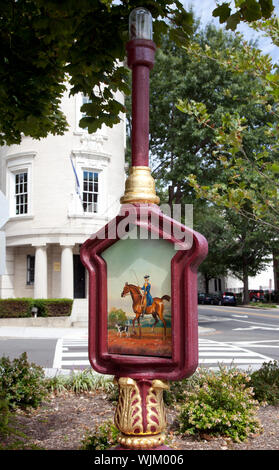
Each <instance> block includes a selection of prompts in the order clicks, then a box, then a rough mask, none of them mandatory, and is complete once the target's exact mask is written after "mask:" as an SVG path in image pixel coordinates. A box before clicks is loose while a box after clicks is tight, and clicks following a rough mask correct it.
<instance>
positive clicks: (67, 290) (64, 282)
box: [60, 245, 74, 299]
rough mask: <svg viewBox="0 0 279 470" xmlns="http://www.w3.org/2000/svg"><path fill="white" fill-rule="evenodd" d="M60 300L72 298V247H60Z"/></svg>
mask: <svg viewBox="0 0 279 470" xmlns="http://www.w3.org/2000/svg"><path fill="white" fill-rule="evenodd" d="M61 248H62V251H61V291H60V296H61V298H67V299H73V298H74V261H73V245H70V246H69V245H64V246H62V247H61Z"/></svg>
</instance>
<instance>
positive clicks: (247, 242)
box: [194, 205, 275, 303]
mask: <svg viewBox="0 0 279 470" xmlns="http://www.w3.org/2000/svg"><path fill="white" fill-rule="evenodd" d="M194 222H195V223H194V227H195V229H196V230H198V231H199V232H201V233H202V234H203V235H204V236H205V237H206V238H207V241H208V255H207V257H206V259H205V260H204V261H203V263H202V264H201V266H200V267H199V272H200V273H201V274H202V275H203V277H204V280H205V285H206V292H208V284H209V280H210V279H214V278H218V277H221V276H227V275H228V274H232V275H233V276H235V277H237V278H238V279H239V280H241V281H242V282H243V294H244V295H243V297H244V303H249V277H250V276H252V277H253V276H256V275H257V274H258V273H260V272H261V271H262V270H263V269H264V268H265V267H266V265H267V263H268V262H270V258H271V255H272V251H273V246H274V243H275V242H274V239H273V234H272V232H270V230H268V229H267V228H265V229H263V228H262V227H259V225H258V224H257V223H256V222H253V221H250V220H248V219H247V218H245V217H241V216H239V215H237V214H236V213H235V212H234V211H232V210H230V209H225V210H224V209H222V210H220V209H218V208H216V207H215V206H213V205H208V206H207V207H204V208H203V211H200V212H198V213H197V212H196V216H195V220H194Z"/></svg>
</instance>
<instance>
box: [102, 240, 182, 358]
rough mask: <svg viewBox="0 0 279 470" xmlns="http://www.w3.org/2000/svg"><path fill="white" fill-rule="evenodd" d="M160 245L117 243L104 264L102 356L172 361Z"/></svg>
mask: <svg viewBox="0 0 279 470" xmlns="http://www.w3.org/2000/svg"><path fill="white" fill-rule="evenodd" d="M176 253H177V252H176V250H175V249H174V246H173V245H172V244H170V243H168V242H167V241H166V240H152V239H148V240H142V239H126V240H119V241H118V242H117V243H115V244H114V245H112V246H111V247H110V248H108V249H107V250H106V251H105V252H104V253H103V254H102V257H103V259H104V260H105V261H106V264H107V289H108V292H107V298H108V305H107V312H108V335H107V338H108V352H109V353H110V354H129V355H137V356H155V357H171V356H172V321H171V260H172V258H173V256H174V255H175V254H176Z"/></svg>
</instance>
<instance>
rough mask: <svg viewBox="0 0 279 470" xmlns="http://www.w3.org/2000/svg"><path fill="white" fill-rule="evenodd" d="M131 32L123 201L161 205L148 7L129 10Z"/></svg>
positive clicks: (152, 51)
mask: <svg viewBox="0 0 279 470" xmlns="http://www.w3.org/2000/svg"><path fill="white" fill-rule="evenodd" d="M129 32H130V40H129V42H128V43H127V45H126V49H127V56H128V66H129V67H130V68H131V70H132V136H131V141H132V166H131V169H130V172H129V177H128V178H127V180H126V187H125V194H124V196H123V197H122V198H121V199H120V202H121V203H122V204H127V203H131V204H134V203H136V202H141V203H143V202H144V203H149V204H159V202H160V199H159V197H158V196H157V195H156V191H155V182H154V179H153V178H152V176H151V171H150V168H149V72H150V70H151V69H152V68H153V65H154V60H155V50H156V45H155V43H154V42H153V41H152V16H151V14H150V12H149V11H148V10H146V9H145V8H135V10H133V11H132V12H131V13H130V17H129Z"/></svg>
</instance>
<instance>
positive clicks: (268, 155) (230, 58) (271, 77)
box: [179, 0, 279, 233]
mask: <svg viewBox="0 0 279 470" xmlns="http://www.w3.org/2000/svg"><path fill="white" fill-rule="evenodd" d="M235 3H236V4H237V5H236V6H241V8H242V13H241V15H242V16H241V15H240V14H238V15H237V16H236V17H234V18H237V21H240V20H246V21H251V20H255V19H258V18H261V20H260V21H256V22H252V23H249V25H250V26H251V27H253V28H254V29H255V30H258V31H263V32H264V33H265V34H266V35H267V36H269V37H270V38H271V40H272V41H273V43H274V44H275V45H276V46H279V21H278V18H277V17H276V16H275V15H273V16H270V15H271V11H272V2H271V1H270V2H260V1H259V2H256V1H255V0H253V1H244V2H235ZM255 3H257V4H258V7H257V8H256V9H255V16H253V14H252V12H251V15H252V16H249V14H248V10H247V9H246V7H247V8H248V6H249V8H250V7H251V6H252V5H254V4H255ZM228 5H229V4H222V5H221V6H220V8H219V7H218V8H217V9H216V10H215V13H216V15H217V13H218V15H217V16H220V21H221V22H225V21H227V20H228V23H227V27H229V28H231V27H232V28H233V29H234V27H233V26H234V24H233V23H231V22H230V21H229V18H230V14H231V10H230V11H229V8H228ZM259 5H261V9H259ZM265 6H266V7H267V9H265ZM221 13H222V14H221ZM232 16H233V15H232ZM265 18H267V19H265ZM190 51H191V53H193V54H194V55H195V56H196V58H198V57H200V59H201V60H202V61H203V60H204V57H205V56H206V57H208V58H210V59H211V60H212V61H214V62H218V63H219V65H220V66H221V67H223V68H224V69H225V70H228V71H231V73H233V74H235V75H238V76H243V77H247V76H251V77H254V78H255V79H256V80H257V82H258V84H259V88H258V91H257V92H256V93H254V96H252V99H253V101H254V103H255V104H257V105H258V106H259V107H262V108H265V109H266V112H267V113H269V116H270V119H268V121H266V122H265V123H259V124H258V131H259V132H261V133H262V136H263V137H262V145H261V147H258V148H254V149H253V152H252V153H251V152H250V153H248V152H247V147H245V140H246V137H247V120H246V119H245V116H243V115H242V114H240V113H239V112H238V111H237V110H236V112H234V113H232V114H228V113H227V114H223V116H222V123H221V125H220V124H219V123H218V122H216V119H215V117H214V116H213V115H212V113H211V112H210V111H209V109H208V107H207V105H206V103H205V102H204V101H201V100H197V101H194V100H192V101H189V100H188V101H187V102H186V101H183V100H182V101H180V103H179V109H180V110H181V111H183V112H186V113H189V114H190V115H191V116H195V117H196V119H197V122H199V124H200V126H201V127H209V128H211V129H212V128H213V129H214V134H215V136H214V140H215V142H216V144H217V146H218V149H217V152H216V154H215V155H216V158H218V159H220V161H222V162H223V165H224V172H225V174H226V181H223V182H215V183H214V184H204V183H203V181H201V179H200V178H199V176H198V175H197V174H194V173H192V174H191V175H189V182H190V184H191V185H192V187H193V188H194V190H195V193H196V195H197V197H202V198H206V199H207V200H210V201H211V202H213V203H214V204H217V205H219V206H221V207H227V208H232V209H234V210H235V211H236V212H237V213H239V214H241V215H243V216H245V217H246V218H248V219H250V220H254V221H256V222H257V223H260V224H261V225H262V226H268V227H270V228H272V229H273V230H274V231H276V233H278V231H279V223H278V220H279V218H278V216H279V192H278V189H279V184H278V174H279V153H278V149H279V127H278V124H277V123H278V117H279V73H278V67H277V66H276V64H273V63H272V60H271V57H269V56H268V55H263V54H262V52H261V51H260V50H259V49H255V48H254V47H251V45H249V44H247V43H246V44H244V48H243V51H242V52H240V51H239V50H234V51H233V50H228V49H226V48H224V50H223V51H217V50H214V49H213V48H211V47H210V46H207V47H206V48H203V49H202V48H201V47H199V46H198V45H197V44H196V43H195V44H191V45H190V47H188V48H187V52H188V53H190ZM269 137H271V138H272V140H269Z"/></svg>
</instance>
